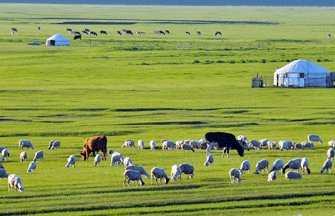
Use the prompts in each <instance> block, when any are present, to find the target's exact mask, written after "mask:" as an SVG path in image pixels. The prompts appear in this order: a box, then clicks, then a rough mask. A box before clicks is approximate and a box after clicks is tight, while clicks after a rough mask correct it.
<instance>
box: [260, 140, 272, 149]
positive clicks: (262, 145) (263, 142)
mask: <svg viewBox="0 0 335 216" xmlns="http://www.w3.org/2000/svg"><path fill="white" fill-rule="evenodd" d="M268 141H270V140H269V139H261V140H260V141H259V143H260V144H261V148H262V149H263V147H266V148H267V147H268Z"/></svg>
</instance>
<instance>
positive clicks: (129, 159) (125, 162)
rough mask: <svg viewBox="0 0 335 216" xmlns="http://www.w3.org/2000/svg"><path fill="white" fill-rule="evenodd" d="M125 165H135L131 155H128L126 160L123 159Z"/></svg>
mask: <svg viewBox="0 0 335 216" xmlns="http://www.w3.org/2000/svg"><path fill="white" fill-rule="evenodd" d="M123 165H124V166H125V167H127V166H132V165H133V160H132V159H131V158H129V157H126V158H125V159H124V160H123Z"/></svg>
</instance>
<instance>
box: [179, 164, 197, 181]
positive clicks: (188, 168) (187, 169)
mask: <svg viewBox="0 0 335 216" xmlns="http://www.w3.org/2000/svg"><path fill="white" fill-rule="evenodd" d="M179 167H180V169H181V171H182V172H183V173H184V174H186V175H188V176H187V178H189V177H190V178H193V176H194V167H193V165H192V164H188V163H183V164H180V165H179Z"/></svg>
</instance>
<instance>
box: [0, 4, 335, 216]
mask: <svg viewBox="0 0 335 216" xmlns="http://www.w3.org/2000/svg"><path fill="white" fill-rule="evenodd" d="M333 9H334V8H323V7H186V6H180V7H170V6H106V5H47V4H46V5H36V4H0V27H1V31H0V47H1V48H0V62H1V66H0V78H1V79H0V100H1V103H0V128H1V129H0V146H5V147H6V148H7V149H8V151H9V152H10V157H9V158H8V161H4V162H2V164H3V165H4V167H5V169H6V170H7V172H8V173H9V174H13V173H15V174H17V175H19V176H20V177H21V178H22V181H23V186H24V187H25V191H24V192H23V193H19V192H16V193H15V192H8V184H7V179H4V180H3V181H2V182H0V191H1V192H0V203H1V204H0V212H1V215H24V214H28V215H31V214H34V215H39V214H40V215H45V214H48V215H130V214H132V215H139V214H141V215H154V214H157V215H158V214H164V215H208V214H219V215H242V214H243V215H264V214H268V215H297V214H302V215H304V216H305V215H316V214H318V215H334V212H335V208H334V205H333V203H334V199H335V189H334V188H335V187H334V186H335V181H334V174H333V173H331V174H328V175H327V174H324V175H321V174H319V170H320V169H321V167H322V165H323V163H324V161H325V160H326V157H327V156H326V151H327V149H328V144H327V142H328V141H330V140H333V139H335V135H334V124H335V118H334V114H335V108H334V107H335V95H334V92H333V91H334V89H332V88H328V89H327V88H303V89H291V88H275V87H273V86H272V79H273V78H272V77H273V72H274V70H275V69H276V68H280V67H283V66H285V65H286V64H288V63H289V62H291V61H293V60H295V59H306V60H310V61H312V62H315V63H317V64H319V65H321V66H323V67H325V68H327V69H328V70H330V71H335V64H334V61H335V58H334V48H335V42H334V40H333V39H329V38H328V36H327V35H328V33H334V20H335V14H334V10H333ZM213 21H216V22H213ZM224 21H228V22H224ZM63 22H90V24H88V23H87V24H68V25H63V24H53V23H63ZM94 22H110V23H109V25H99V24H97V23H94ZM111 22H114V24H112V23H111ZM120 22H122V23H123V24H120ZM256 22H257V23H258V24H257V23H256ZM130 23H131V24H130ZM202 23H205V24H202ZM12 27H16V28H17V29H18V32H17V33H15V35H11V28H12ZM37 27H41V30H40V31H38V30H37ZM66 28H72V29H73V30H76V31H81V30H83V29H85V28H89V29H91V30H93V31H96V32H100V30H106V31H107V32H108V35H100V34H99V35H98V36H90V35H83V37H82V40H73V39H72V38H73V35H70V34H69V32H66ZM121 29H130V30H132V31H133V32H136V31H142V32H146V34H142V35H133V36H130V35H127V36H125V35H124V36H119V35H117V34H116V31H120V30H121ZM155 30H169V31H170V32H171V34H169V35H168V34H167V35H156V34H154V33H153V32H154V31H155ZM185 31H189V32H190V33H191V35H186V34H185ZM196 31H201V33H202V34H201V35H200V36H199V35H196ZM216 31H221V32H222V36H217V37H215V36H214V33H215V32H216ZM57 33H59V34H62V35H64V36H65V37H67V38H69V39H70V40H71V46H69V47H47V46H45V41H46V39H47V38H49V37H51V36H52V35H54V34H57ZM334 35H335V34H334ZM34 41H37V42H40V43H42V46H27V43H30V42H34ZM257 74H259V75H262V76H265V77H269V79H268V87H267V88H262V89H260V88H251V79H252V77H254V76H256V75H257ZM210 131H224V132H230V133H233V134H235V135H236V136H238V135H241V134H243V135H245V136H247V137H248V139H249V140H251V139H256V140H260V139H264V138H268V139H271V140H276V141H279V140H291V141H295V142H302V141H306V140H307V135H309V134H318V135H320V136H321V138H322V140H323V141H324V143H323V144H318V143H316V144H315V147H316V149H315V150H313V151H308V150H303V151H278V150H275V151H270V150H260V151H249V152H245V156H244V157H239V156H238V154H237V152H236V151H231V154H230V158H226V157H225V158H221V154H222V152H221V151H212V154H213V155H214V158H215V161H214V164H213V166H211V167H205V166H204V162H205V160H206V153H205V151H201V150H196V151H195V152H194V153H192V152H183V151H181V150H176V151H162V150H159V149H157V150H155V151H150V150H149V142H150V140H155V141H156V142H157V143H158V144H157V147H160V146H161V144H160V140H163V139H171V140H174V141H177V140H186V139H189V140H199V139H201V138H204V136H205V133H207V132H210ZM100 134H104V135H106V136H107V139H108V144H107V147H108V148H109V149H110V148H111V149H113V150H114V151H118V152H120V153H122V154H123V156H124V157H130V158H131V159H132V160H133V163H134V164H135V165H141V166H143V167H144V168H145V169H146V170H147V172H150V170H151V169H152V168H153V167H161V168H164V169H165V171H166V173H167V174H168V175H170V172H171V167H172V165H174V164H178V165H179V164H181V163H191V164H193V165H194V167H195V176H194V178H193V179H187V178H186V176H185V175H183V176H182V181H177V182H173V181H172V182H170V183H169V184H167V185H165V184H162V185H159V186H157V185H151V184H150V180H149V179H144V181H145V183H146V184H145V185H144V186H143V187H136V185H135V183H132V184H131V187H130V188H129V187H128V186H126V187H123V172H124V168H123V167H122V166H117V167H111V166H110V159H109V157H108V158H107V161H103V162H102V163H101V164H100V166H99V167H95V166H94V164H93V158H92V157H90V159H89V160H88V162H86V161H85V162H84V161H82V159H81V157H80V155H79V152H80V151H81V150H82V146H83V142H84V140H85V139H86V138H87V137H90V136H96V135H100ZM21 139H27V140H30V141H32V143H33V145H34V147H35V150H31V149H29V150H26V149H25V151H26V152H27V153H28V161H27V162H23V163H22V162H20V161H19V155H20V153H21V152H22V150H19V149H18V141H19V140H21ZM125 139H133V140H135V142H137V140H139V139H142V140H144V143H145V148H146V149H145V150H139V149H124V148H121V146H122V144H123V143H124V140H125ZM50 140H59V141H61V148H60V149H57V150H48V149H47V147H48V143H49V141H50ZM37 150H43V151H44V154H45V160H44V162H38V163H37V169H36V172H35V173H30V174H29V173H27V168H28V165H29V163H30V161H31V160H32V158H33V157H34V154H35V152H36V151H37ZM70 155H75V156H76V157H77V163H76V168H75V169H66V168H65V165H66V163H67V158H68V157H69V156H70ZM297 157H300V158H302V157H307V158H308V160H309V162H310V169H311V172H312V173H311V174H310V175H308V176H303V179H301V180H296V181H287V180H285V178H284V175H279V176H278V179H277V181H276V182H272V183H269V182H267V174H260V175H254V174H253V172H254V170H255V165H256V163H257V162H258V161H259V160H261V159H263V158H266V159H268V160H269V162H270V164H272V163H273V162H274V161H275V160H276V159H278V158H281V159H283V160H284V162H285V163H286V162H287V161H288V160H290V159H293V158H297ZM243 160H249V161H250V162H251V165H252V168H251V172H250V174H246V175H242V177H241V178H242V182H241V183H240V184H231V182H230V180H229V176H228V172H229V170H230V169H231V168H239V166H240V164H241V162H242V161H243Z"/></svg>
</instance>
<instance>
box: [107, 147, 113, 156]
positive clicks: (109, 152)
mask: <svg viewBox="0 0 335 216" xmlns="http://www.w3.org/2000/svg"><path fill="white" fill-rule="evenodd" d="M113 153H114V151H113V149H109V150H108V154H109V156H111V157H112V154H113Z"/></svg>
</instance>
